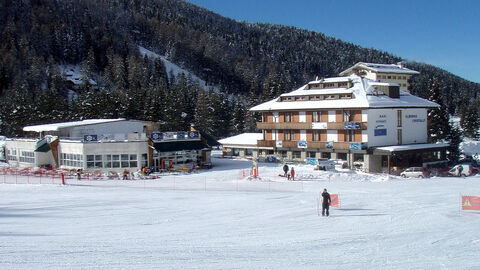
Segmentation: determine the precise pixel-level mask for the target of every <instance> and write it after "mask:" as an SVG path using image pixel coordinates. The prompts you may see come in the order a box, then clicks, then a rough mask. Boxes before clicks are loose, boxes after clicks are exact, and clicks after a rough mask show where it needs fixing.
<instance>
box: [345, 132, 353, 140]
mask: <svg viewBox="0 0 480 270" xmlns="http://www.w3.org/2000/svg"><path fill="white" fill-rule="evenodd" d="M354 140H355V131H354V130H345V141H346V142H353V141H354Z"/></svg>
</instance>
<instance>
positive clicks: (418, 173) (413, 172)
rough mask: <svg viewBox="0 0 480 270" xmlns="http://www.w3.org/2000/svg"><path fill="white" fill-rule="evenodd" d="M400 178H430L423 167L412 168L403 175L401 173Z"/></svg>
mask: <svg viewBox="0 0 480 270" xmlns="http://www.w3.org/2000/svg"><path fill="white" fill-rule="evenodd" d="M400 176H401V177H403V178H406V177H418V178H425V177H427V176H428V174H427V171H426V170H425V169H424V168H422V167H410V168H407V169H406V170H405V171H403V172H402V173H400Z"/></svg>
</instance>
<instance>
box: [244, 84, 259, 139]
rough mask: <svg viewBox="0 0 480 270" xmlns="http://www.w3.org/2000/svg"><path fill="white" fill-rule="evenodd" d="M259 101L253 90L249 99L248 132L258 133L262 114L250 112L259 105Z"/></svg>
mask: <svg viewBox="0 0 480 270" xmlns="http://www.w3.org/2000/svg"><path fill="white" fill-rule="evenodd" d="M258 103H259V100H258V98H257V96H256V94H255V92H254V91H253V90H251V91H250V93H249V94H248V98H247V104H246V105H247V108H246V110H247V113H246V116H245V131H246V132H256V131H257V122H258V121H260V114H259V113H258V112H252V111H250V108H252V107H253V106H255V105H257V104H258Z"/></svg>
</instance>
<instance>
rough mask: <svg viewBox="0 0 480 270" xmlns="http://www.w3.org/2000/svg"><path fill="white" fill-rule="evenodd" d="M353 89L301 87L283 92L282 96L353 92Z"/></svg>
mask: <svg viewBox="0 0 480 270" xmlns="http://www.w3.org/2000/svg"><path fill="white" fill-rule="evenodd" d="M352 92H353V91H352V90H351V89H346V88H329V89H315V90H305V88H300V89H297V90H295V91H292V92H290V93H285V94H281V95H280V96H281V97H290V96H311V95H331V94H351V93H352Z"/></svg>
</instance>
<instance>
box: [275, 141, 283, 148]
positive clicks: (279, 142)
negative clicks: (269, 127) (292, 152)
mask: <svg viewBox="0 0 480 270" xmlns="http://www.w3.org/2000/svg"><path fill="white" fill-rule="evenodd" d="M275 146H276V147H283V142H282V141H276V143H275Z"/></svg>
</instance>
